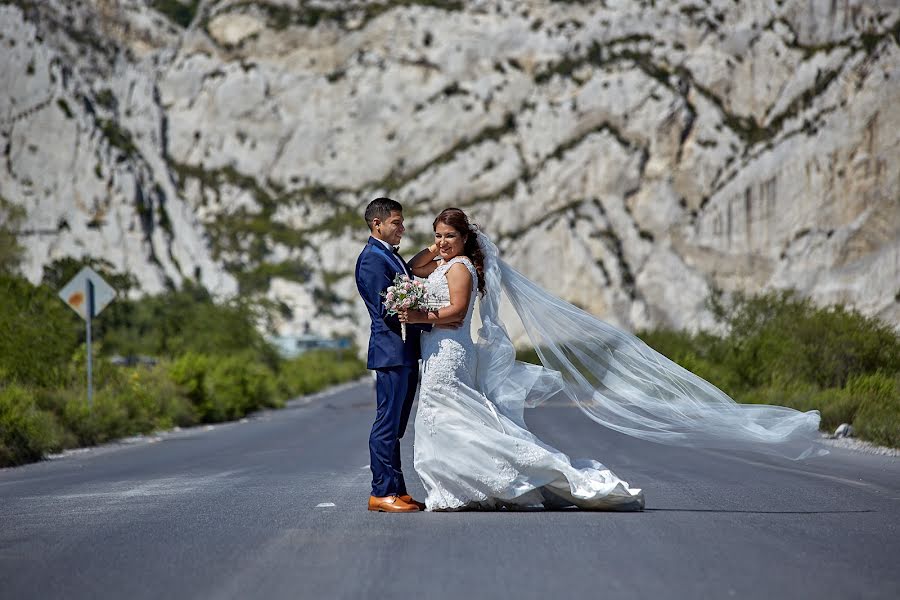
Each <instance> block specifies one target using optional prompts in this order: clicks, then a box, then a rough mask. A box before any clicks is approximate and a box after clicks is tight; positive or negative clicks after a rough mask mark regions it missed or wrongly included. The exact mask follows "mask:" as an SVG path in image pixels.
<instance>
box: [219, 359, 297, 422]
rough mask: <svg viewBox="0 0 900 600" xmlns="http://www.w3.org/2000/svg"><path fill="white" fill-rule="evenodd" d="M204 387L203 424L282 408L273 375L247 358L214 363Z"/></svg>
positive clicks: (221, 360) (261, 365)
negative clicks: (256, 411) (262, 409)
mask: <svg viewBox="0 0 900 600" xmlns="http://www.w3.org/2000/svg"><path fill="white" fill-rule="evenodd" d="M205 387H206V390H205V396H206V404H205V405H204V408H205V410H204V411H203V414H202V416H203V419H204V420H205V421H225V420H231V419H239V418H241V417H243V416H244V415H246V414H248V413H250V412H253V411H255V410H259V409H261V408H277V407H279V406H283V402H281V401H280V400H279V399H278V398H277V397H276V393H277V386H276V383H275V374H274V373H273V372H272V371H271V370H270V369H269V368H268V367H267V366H265V365H263V364H260V363H258V362H254V361H251V360H248V357H247V356H229V357H226V358H219V359H217V360H215V361H214V364H213V367H212V369H211V370H210V371H209V373H208V375H207V378H206V382H205Z"/></svg>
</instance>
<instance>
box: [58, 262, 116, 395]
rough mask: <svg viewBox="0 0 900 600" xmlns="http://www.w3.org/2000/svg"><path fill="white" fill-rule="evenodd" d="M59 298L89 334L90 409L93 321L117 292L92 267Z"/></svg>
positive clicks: (61, 291) (92, 366) (76, 279)
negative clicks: (78, 317)
mask: <svg viewBox="0 0 900 600" xmlns="http://www.w3.org/2000/svg"><path fill="white" fill-rule="evenodd" d="M59 297H60V298H62V300H63V302H65V303H66V304H68V305H69V306H70V307H71V308H72V310H74V311H75V312H77V313H78V315H79V316H80V317H81V318H82V319H84V321H85V330H86V333H87V395H88V407H89V408H93V406H94V379H93V370H94V353H93V350H92V343H91V342H92V340H91V320H92V319H93V318H94V317H96V316H97V315H98V314H100V311H101V310H103V309H104V308H106V305H107V304H109V303H110V302H112V300H113V298H115V297H116V290H115V289H113V287H112V286H111V285H109V284H108V283H106V281H105V280H104V279H103V278H102V277H100V275H98V274H97V273H96V271H94V270H93V269H91V268H90V267H85V268H83V269H82V270H80V271H79V272H78V274H77V275H75V277H73V278H72V279H71V280H70V281H69V283H67V284H66V285H65V287H63V289H61V290H60V291H59Z"/></svg>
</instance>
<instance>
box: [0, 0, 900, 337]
mask: <svg viewBox="0 0 900 600" xmlns="http://www.w3.org/2000/svg"><path fill="white" fill-rule="evenodd" d="M173 1H174V0H173ZM163 4H166V3H153V2H141V1H137V0H132V1H124V0H121V1H115V0H105V1H100V0H95V1H93V2H85V3H70V2H63V1H62V0H49V1H45V2H31V1H27V0H18V1H16V2H11V3H6V4H2V5H0V47H2V48H3V59H2V61H0V78H2V81H3V86H2V88H0V145H2V147H3V148H4V149H5V150H4V161H3V163H2V164H0V195H2V196H3V197H4V198H6V199H7V200H9V201H12V202H15V203H18V204H21V205H23V206H24V207H25V208H26V210H27V214H28V218H27V227H26V231H24V232H23V235H24V237H23V240H24V241H25V244H26V246H27V250H28V253H27V254H28V256H27V260H26V262H25V264H24V265H23V271H24V272H25V273H26V274H27V275H28V276H29V277H30V278H32V279H38V278H39V277H40V274H41V268H42V266H43V265H44V264H46V263H47V262H49V261H52V260H53V259H55V258H59V257H61V256H65V255H76V256H81V255H92V256H97V257H102V258H106V259H107V260H109V261H110V262H111V263H113V265H114V266H115V267H116V268H118V269H120V270H128V271H131V272H132V273H134V274H135V275H136V276H137V278H138V280H139V281H140V283H141V286H142V289H143V291H144V292H153V291H156V290H159V289H161V288H162V287H163V286H165V285H167V284H176V285H177V284H178V283H179V282H181V281H182V280H183V279H185V278H189V279H198V280H199V281H200V282H201V283H203V284H204V285H206V286H207V287H209V288H210V289H212V290H214V291H216V292H217V293H219V294H222V295H229V294H235V293H241V294H246V295H253V296H258V297H260V298H268V299H269V300H272V301H274V302H275V303H276V304H279V305H280V306H281V307H282V309H283V310H282V311H281V313H280V316H279V320H278V324H279V328H280V329H281V332H282V333H291V332H300V331H303V330H305V328H306V327H307V325H308V326H309V327H310V328H311V329H312V330H314V331H318V332H320V333H322V334H326V335H327V334H337V333H345V332H353V333H355V334H356V335H358V336H359V337H360V338H361V339H360V341H364V337H365V335H366V334H367V327H366V326H365V325H366V314H365V312H364V309H363V307H362V303H361V302H360V301H359V299H358V297H357V294H356V289H355V283H354V281H353V268H354V263H355V258H356V255H357V254H358V252H359V250H360V249H361V247H362V244H363V243H364V241H365V239H366V236H367V231H366V230H365V226H364V223H363V220H362V217H361V212H362V208H363V207H364V206H365V204H366V202H367V201H368V200H369V199H371V198H373V197H376V196H378V195H385V194H387V195H390V196H392V197H394V198H396V199H397V200H399V201H400V202H402V203H403V204H404V206H405V207H406V216H407V223H408V225H409V226H410V227H409V229H410V231H409V234H408V236H407V238H406V239H405V241H404V246H405V248H404V251H405V252H407V253H408V254H410V255H411V254H413V253H415V252H416V251H417V250H418V249H419V248H420V247H421V245H423V244H425V242H426V241H427V240H428V238H429V236H430V229H431V221H432V220H433V218H434V215H435V214H436V213H437V212H438V211H439V210H441V209H442V208H445V207H447V206H458V207H460V208H463V209H465V210H466V211H467V212H468V213H469V214H470V216H471V218H472V220H473V221H474V222H477V223H479V224H480V225H481V227H482V228H483V229H484V230H485V231H486V232H487V233H488V234H489V235H491V236H492V237H493V238H494V239H495V240H496V241H497V243H498V245H499V247H500V249H501V251H502V252H503V253H504V256H505V257H506V259H507V260H508V262H510V263H511V264H512V265H513V266H515V267H516V268H518V269H519V270H521V271H522V272H524V273H525V274H527V275H528V276H529V277H531V278H533V279H534V280H536V281H537V282H539V283H540V284H542V285H544V286H545V287H547V288H549V289H552V290H554V291H556V292H557V293H558V294H559V295H561V296H562V297H564V298H566V299H568V300H570V301H572V302H574V303H576V304H578V305H579V306H582V307H584V308H586V309H587V310H590V311H591V312H594V313H596V314H598V315H599V316H601V317H603V318H605V319H608V320H610V321H611V322H614V323H617V324H619V325H621V326H623V327H626V328H629V329H637V328H644V327H652V326H670V327H678V328H682V327H685V328H691V329H694V328H700V327H706V326H709V325H710V316H709V315H708V314H707V313H706V312H705V310H704V307H703V303H704V300H705V298H706V297H707V296H708V294H709V293H710V291H711V290H713V289H721V290H724V291H726V292H732V291H738V290H741V291H747V292H757V291H762V290H769V289H781V288H796V289H797V290H799V291H800V292H801V293H802V294H804V295H807V296H810V297H812V298H813V299H814V300H816V301H817V302H821V303H835V302H842V303H846V304H849V305H852V306H854V307H857V308H858V309H860V310H862V311H863V312H865V313H867V314H871V315H878V316H880V317H882V318H884V319H886V320H887V321H889V322H891V323H894V324H895V325H900V7H898V5H897V3H896V2H895V1H893V0H869V1H866V2H863V1H862V0H847V1H846V2H840V3H836V2H806V1H804V0H785V1H783V2H781V1H779V2H773V1H768V0H753V1H749V2H740V3H735V2H733V1H731V0H710V1H707V2H702V3H701V2H696V1H692V0H682V1H674V2H649V1H647V2H640V1H636V2H612V1H609V0H607V1H597V2H559V1H557V2H553V1H538V0H533V1H524V0H523V1H509V0H495V1H486V0H483V1H478V2H441V3H436V2H430V1H429V2H426V1H422V2H416V1H412V2H403V3H394V2H387V1H371V0H370V1H364V0H355V1H346V2H338V1H324V0H321V1H318V2H317V1H305V2H301V1H299V0H296V1H295V0H279V1H275V0H268V1H263V0H258V1H254V2H247V1H236V0H233V1H225V0H218V1H216V0H206V1H203V2H200V3H198V4H197V3H193V2H185V3H184V5H185V9H186V10H187V11H188V13H187V14H188V16H189V17H190V21H189V22H187V21H186V20H185V19H179V21H180V22H178V23H176V22H173V21H170V20H168V19H167V18H166V16H165V15H164V14H162V13H159V12H157V11H156V10H155V9H154V7H156V6H161V5H163ZM172 4H173V3H172V2H169V3H168V5H170V6H171V5H172ZM192 7H193V8H194V9H195V12H194V13H192V14H191V13H190V12H189V9H190V8H192Z"/></svg>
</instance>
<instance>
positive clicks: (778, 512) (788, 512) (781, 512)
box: [644, 508, 878, 515]
mask: <svg viewBox="0 0 900 600" xmlns="http://www.w3.org/2000/svg"><path fill="white" fill-rule="evenodd" d="M644 512H702V513H746V514H751V515H827V514H841V513H871V512H878V511H875V510H871V509H866V510H719V509H716V508H645V509H644Z"/></svg>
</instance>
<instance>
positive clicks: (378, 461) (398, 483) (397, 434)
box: [369, 366, 419, 497]
mask: <svg viewBox="0 0 900 600" xmlns="http://www.w3.org/2000/svg"><path fill="white" fill-rule="evenodd" d="M375 374H376V379H375V391H376V399H377V402H378V408H377V410H376V413H375V423H374V424H373V425H372V433H371V434H370V435H369V455H370V456H369V464H370V465H371V468H372V495H373V496H377V497H382V496H393V495H397V496H402V495H404V494H406V493H407V492H406V482H405V481H404V480H403V469H402V468H401V466H400V438H402V437H403V434H404V432H405V431H406V424H407V422H408V421H409V413H410V411H411V410H412V405H413V400H414V399H415V397H416V385H417V384H418V382H419V369H418V366H414V367H388V368H384V369H375Z"/></svg>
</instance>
